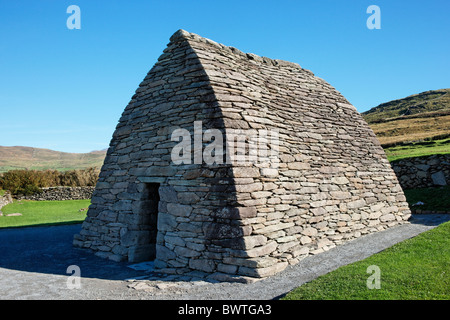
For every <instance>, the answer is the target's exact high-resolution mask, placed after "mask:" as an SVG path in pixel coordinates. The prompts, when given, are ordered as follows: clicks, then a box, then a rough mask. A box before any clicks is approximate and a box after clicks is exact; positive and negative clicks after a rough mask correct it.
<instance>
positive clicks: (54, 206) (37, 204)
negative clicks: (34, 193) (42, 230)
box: [0, 200, 91, 228]
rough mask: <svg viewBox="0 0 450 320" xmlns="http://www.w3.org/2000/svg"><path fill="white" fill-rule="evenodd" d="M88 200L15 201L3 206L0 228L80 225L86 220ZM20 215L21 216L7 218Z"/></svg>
mask: <svg viewBox="0 0 450 320" xmlns="http://www.w3.org/2000/svg"><path fill="white" fill-rule="evenodd" d="M90 203H91V201H90V200H66V201H29V200H22V201H15V202H13V203H10V204H8V205H6V206H4V207H3V208H2V209H1V211H2V212H3V216H0V228H6V227H25V226H42V225H56V224H69V223H80V222H82V221H83V220H84V219H85V218H86V212H87V211H86V210H83V211H80V210H81V209H86V208H88V207H89V205H90ZM12 213H20V214H22V215H21V216H7V215H8V214H12Z"/></svg>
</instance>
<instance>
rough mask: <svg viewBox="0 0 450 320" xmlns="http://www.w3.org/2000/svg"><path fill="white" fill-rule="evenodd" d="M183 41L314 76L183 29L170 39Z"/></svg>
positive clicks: (289, 64)
mask: <svg viewBox="0 0 450 320" xmlns="http://www.w3.org/2000/svg"><path fill="white" fill-rule="evenodd" d="M182 40H188V41H198V42H203V43H206V44H209V45H211V46H215V47H217V48H220V49H228V50H230V51H231V52H232V53H233V54H235V55H239V56H240V57H241V58H245V59H248V60H253V61H255V62H258V63H261V64H269V65H273V66H286V67H291V68H294V69H299V70H302V71H306V72H308V73H311V74H313V72H311V71H310V70H307V69H304V68H302V67H301V66H300V65H299V64H298V63H295V62H290V61H286V60H281V59H271V58H268V57H264V56H259V55H257V54H254V53H245V52H242V51H241V50H239V49H236V48H235V47H232V46H226V45H224V44H221V43H218V42H216V41H214V40H211V39H208V38H205V37H202V36H199V35H198V34H195V33H191V32H188V31H186V30H183V29H179V30H178V31H176V32H175V33H174V34H173V35H172V36H171V37H170V42H172V43H175V42H178V41H182ZM313 75H314V74H313Z"/></svg>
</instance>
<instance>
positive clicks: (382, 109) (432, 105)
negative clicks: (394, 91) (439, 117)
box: [363, 89, 450, 123]
mask: <svg viewBox="0 0 450 320" xmlns="http://www.w3.org/2000/svg"><path fill="white" fill-rule="evenodd" d="M446 110H447V111H449V110H450V89H440V90H430V91H425V92H422V93H419V94H414V95H411V96H408V97H405V98H403V99H397V100H393V101H389V102H385V103H382V104H380V105H379V106H377V107H375V108H372V109H370V110H369V111H366V112H363V116H364V119H365V120H366V121H367V122H368V123H375V122H378V121H386V120H391V119H393V118H397V117H405V116H409V117H414V116H417V115H423V114H424V113H430V112H437V111H441V112H442V111H446Z"/></svg>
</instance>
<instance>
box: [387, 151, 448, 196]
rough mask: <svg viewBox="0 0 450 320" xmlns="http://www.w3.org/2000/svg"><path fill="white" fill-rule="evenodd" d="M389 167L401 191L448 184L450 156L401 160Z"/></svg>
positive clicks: (438, 155)
mask: <svg viewBox="0 0 450 320" xmlns="http://www.w3.org/2000/svg"><path fill="white" fill-rule="evenodd" d="M391 166H392V168H393V169H394V172H395V174H396V175H397V178H398V181H399V182H400V185H401V186H402V188H403V189H412V188H427V187H437V186H446V185H448V184H450V154H436V155H432V156H427V157H417V158H408V159H402V160H398V161H395V162H392V163H391Z"/></svg>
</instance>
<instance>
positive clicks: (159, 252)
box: [73, 30, 410, 282]
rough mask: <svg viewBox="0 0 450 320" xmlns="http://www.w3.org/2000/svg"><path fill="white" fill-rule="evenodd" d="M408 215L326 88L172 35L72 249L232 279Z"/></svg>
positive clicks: (292, 70)
mask: <svg viewBox="0 0 450 320" xmlns="http://www.w3.org/2000/svg"><path fill="white" fill-rule="evenodd" d="M255 137H256V138H255ZM239 139H240V141H238V140H239ZM239 142H240V143H239ZM230 146H231V147H230ZM233 147H234V148H233ZM239 147H240V148H239ZM409 216H410V210H409V207H408V204H407V202H406V200H405V196H404V194H403V191H402V189H401V187H400V185H399V183H398V181H397V178H396V175H395V174H394V172H393V170H392V169H391V166H390V165H389V162H388V160H387V159H386V156H385V153H384V151H383V149H382V148H381V146H380V144H379V142H378V141H377V139H376V137H375V134H374V133H373V131H372V130H371V129H370V128H369V126H368V125H367V123H366V122H365V121H364V120H363V118H362V117H361V115H360V114H359V113H358V112H357V110H356V109H355V108H354V107H353V106H352V105H351V104H350V103H349V102H348V101H347V100H346V99H345V98H344V97H343V96H342V95H341V94H340V93H339V92H338V91H336V89H334V88H333V87H332V86H331V85H330V84H328V83H327V82H325V81H324V80H323V79H320V78H318V77H316V76H314V74H313V73H312V72H311V71H309V70H305V69H303V68H301V67H300V66H299V65H298V64H296V63H291V62H286V61H282V60H272V59H269V58H266V57H260V56H257V55H254V54H250V53H247V54H246V53H243V52H241V51H239V50H237V49H235V48H233V47H227V46H225V45H222V44H219V43H216V42H214V41H211V40H209V39H205V38H202V37H200V36H198V35H196V34H192V33H188V32H186V31H183V30H179V31H177V32H176V33H175V34H174V35H173V36H172V37H171V38H170V43H169V44H168V45H167V48H166V49H165V50H164V53H163V54H162V55H161V56H160V57H159V59H158V61H157V63H156V64H155V65H154V66H153V68H152V69H151V70H150V71H149V72H148V74H147V76H146V77H145V79H144V80H143V81H142V83H141V84H140V85H139V88H138V89H137V90H136V93H135V94H134V95H133V97H132V99H131V101H130V102H129V104H128V105H127V107H126V108H125V111H124V112H123V114H122V116H121V118H120V120H119V123H118V125H117V127H116V130H115V132H114V134H113V137H112V140H111V143H110V146H109V149H108V152H107V156H106V159H105V162H104V165H103V167H102V169H101V173H100V177H99V181H98V183H97V185H96V189H95V191H94V194H93V197H92V204H91V206H90V207H89V211H88V214H87V218H86V220H85V221H84V223H83V225H82V230H81V232H80V233H79V234H77V235H75V237H74V241H73V242H74V245H75V246H78V247H82V248H89V249H91V250H93V251H95V252H96V254H97V255H99V256H101V257H105V258H109V259H112V260H115V261H129V262H139V261H146V260H154V261H155V268H156V271H160V272H162V273H172V274H187V275H188V274H196V275H203V276H204V277H206V278H208V279H216V280H219V281H244V282H245V281H247V280H251V279H254V278H264V277H267V276H270V275H273V274H275V273H277V272H280V271H282V270H283V269H284V268H286V267H287V266H288V265H290V264H295V263H297V262H298V261H300V260H301V259H303V258H304V257H306V256H308V255H310V254H318V253H320V252H323V251H326V250H329V249H331V248H333V247H335V246H337V245H340V244H342V243H344V242H346V241H349V240H351V239H355V238H357V237H360V236H362V235H365V234H369V233H372V232H377V231H381V230H384V229H386V228H389V227H392V226H394V225H397V224H401V223H404V222H406V221H407V220H408V218H409ZM246 279H247V280H246Z"/></svg>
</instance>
